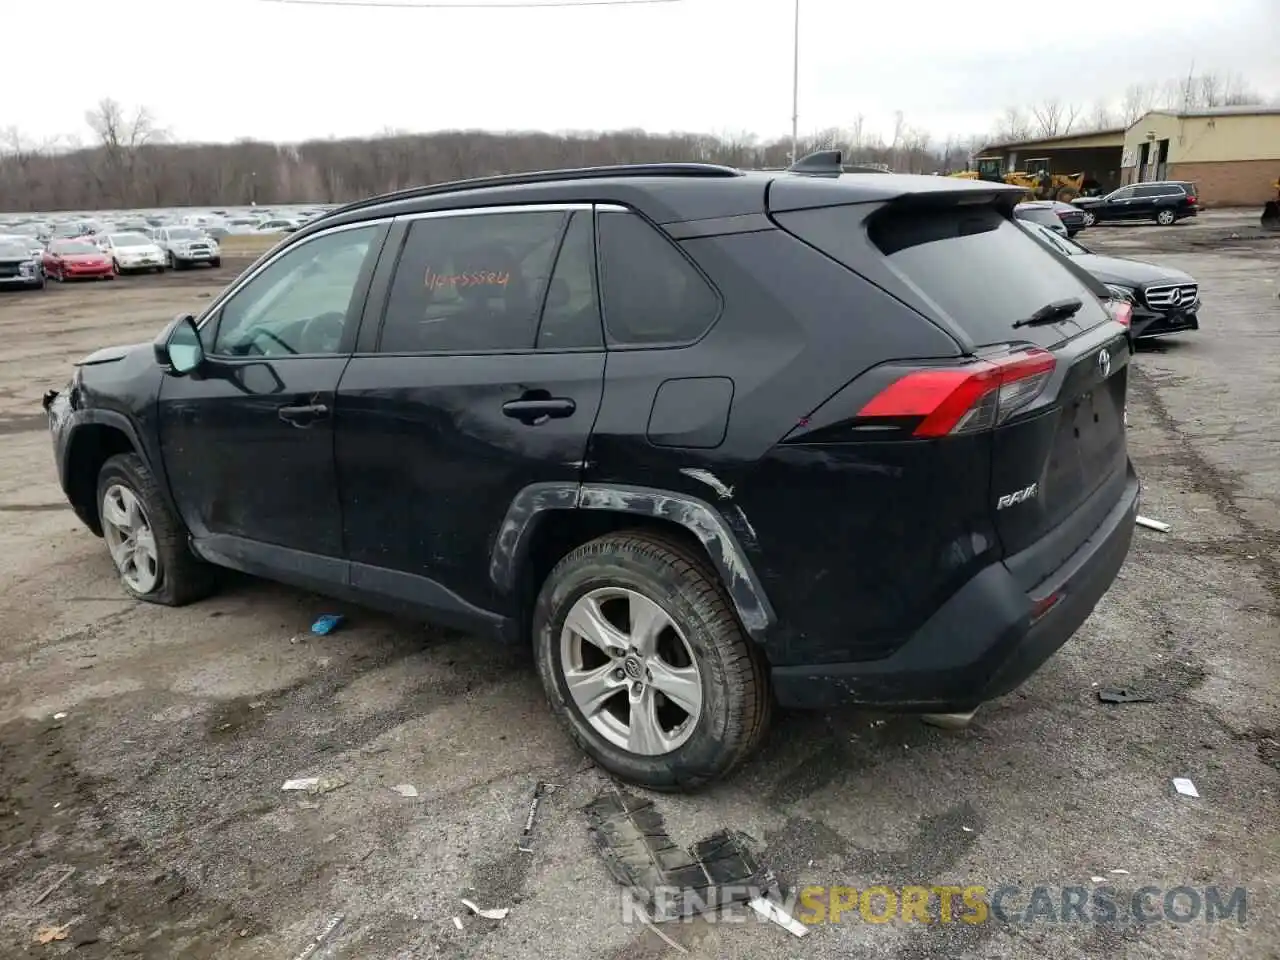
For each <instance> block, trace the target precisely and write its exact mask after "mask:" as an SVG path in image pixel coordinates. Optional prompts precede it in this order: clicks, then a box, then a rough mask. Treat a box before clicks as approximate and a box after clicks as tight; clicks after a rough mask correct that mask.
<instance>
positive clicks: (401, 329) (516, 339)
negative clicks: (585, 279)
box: [378, 210, 566, 353]
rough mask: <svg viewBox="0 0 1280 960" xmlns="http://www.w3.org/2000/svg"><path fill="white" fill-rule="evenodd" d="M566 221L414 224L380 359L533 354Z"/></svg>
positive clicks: (558, 216)
mask: <svg viewBox="0 0 1280 960" xmlns="http://www.w3.org/2000/svg"><path fill="white" fill-rule="evenodd" d="M565 217H566V214H565V213H564V212H562V211H552V210H528V211H521V212H518V213H483V214H471V215H457V216H446V217H429V218H426V219H422V220H415V221H413V222H412V223H411V224H410V226H409V235H408V236H407V237H406V238H405V242H404V249H403V251H402V253H401V254H400V261H399V263H398V264H397V265H396V273H395V277H394V279H393V280H392V282H391V292H390V295H389V296H388V298H387V310H386V316H385V319H384V320H383V325H382V336H381V341H380V343H379V346H378V350H379V352H380V353H485V352H490V351H503V350H530V349H532V348H533V345H534V340H535V338H536V337H537V331H538V315H539V312H540V310H541V307H542V299H543V295H544V293H545V292H546V288H547V280H548V277H549V275H550V273H551V266H552V262H553V261H554V260H555V256H556V250H557V249H558V247H559V245H560V234H561V232H562V230H563V228H564V224H565Z"/></svg>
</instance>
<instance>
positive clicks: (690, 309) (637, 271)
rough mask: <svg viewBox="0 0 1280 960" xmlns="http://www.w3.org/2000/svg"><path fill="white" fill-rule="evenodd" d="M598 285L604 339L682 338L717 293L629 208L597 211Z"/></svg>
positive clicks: (697, 326)
mask: <svg viewBox="0 0 1280 960" xmlns="http://www.w3.org/2000/svg"><path fill="white" fill-rule="evenodd" d="M597 229H598V230H599V241H600V286H601V291H602V294H603V297H602V299H603V301H604V323H605V330H606V332H607V334H608V338H609V343H610V345H614V346H645V345H655V344H673V343H687V342H689V341H691V340H696V339H697V338H698V337H700V336H702V334H704V333H705V332H706V331H707V329H708V328H709V327H710V326H711V324H712V323H713V322H714V321H715V319H716V316H717V315H718V314H719V312H720V298H719V296H718V295H717V294H716V292H715V290H713V289H712V288H711V286H710V285H709V284H708V283H707V281H706V280H704V279H703V277H702V275H701V274H700V273H699V272H698V271H697V270H696V269H695V268H694V266H693V264H692V263H690V262H689V260H688V258H687V257H685V255H684V254H683V253H681V252H680V250H679V249H677V248H676V246H675V244H674V243H672V242H671V241H670V240H668V239H667V238H666V237H665V236H663V235H662V234H661V233H659V232H658V231H657V230H656V229H655V228H654V227H652V226H650V225H649V224H648V223H647V222H646V221H645V220H644V219H643V218H641V217H639V216H637V215H636V214H634V213H624V212H618V211H601V212H600V214H599V215H598V217H597Z"/></svg>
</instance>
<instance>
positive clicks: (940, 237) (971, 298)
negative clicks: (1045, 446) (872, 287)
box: [832, 207, 1107, 345]
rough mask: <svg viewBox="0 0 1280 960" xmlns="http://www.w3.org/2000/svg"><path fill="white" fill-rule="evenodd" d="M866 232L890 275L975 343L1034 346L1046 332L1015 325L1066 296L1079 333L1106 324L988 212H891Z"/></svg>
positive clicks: (1049, 257) (1052, 261)
mask: <svg viewBox="0 0 1280 960" xmlns="http://www.w3.org/2000/svg"><path fill="white" fill-rule="evenodd" d="M832 215H833V216H838V215H839V214H838V213H837V212H836V211H834V210H833V211H832ZM868 233H869V236H870V239H871V242H872V243H874V244H875V245H876V247H877V248H879V250H880V251H881V252H882V253H883V254H884V255H885V257H886V258H887V260H888V262H889V266H890V268H891V269H892V270H893V271H894V272H895V273H897V274H898V276H900V277H901V278H902V279H904V280H905V281H906V282H907V283H908V284H909V285H910V286H912V287H914V288H915V290H916V292H917V293H918V294H919V295H920V296H922V297H923V298H924V299H925V300H926V301H927V302H929V303H930V304H932V305H933V306H934V307H935V308H936V309H938V310H939V311H941V312H942V313H944V314H946V315H947V316H949V317H951V319H952V320H954V321H955V322H956V323H957V324H958V325H959V326H960V327H961V328H962V329H963V330H964V331H965V332H966V333H967V334H968V335H969V336H970V337H971V338H972V339H973V342H974V343H975V344H979V345H981V344H991V343H1005V342H1008V341H1011V340H1024V339H1032V340H1034V339H1037V337H1038V332H1040V331H1043V332H1044V333H1048V332H1049V331H1051V330H1052V327H1023V328H1021V329H1017V330H1015V329H1014V328H1013V324H1014V322H1015V321H1017V320H1022V319H1025V318H1026V317H1029V316H1031V315H1032V314H1033V313H1035V312H1036V311H1037V310H1039V309H1040V308H1041V307H1043V306H1045V305H1046V304H1049V303H1053V302H1054V301H1056V300H1065V299H1068V298H1071V297H1078V298H1079V299H1080V300H1082V301H1083V306H1082V307H1081V308H1080V310H1079V312H1077V313H1076V315H1075V317H1074V318H1073V319H1074V321H1075V322H1076V323H1078V324H1080V325H1081V326H1082V327H1085V328H1089V327H1093V326H1096V325H1097V324H1099V323H1102V322H1104V321H1105V320H1106V319H1107V315H1106V312H1105V311H1104V310H1103V309H1102V306H1101V305H1100V304H1099V303H1098V301H1097V298H1096V297H1094V296H1093V295H1092V294H1091V293H1090V290H1089V288H1087V287H1086V286H1085V285H1084V284H1083V283H1082V282H1081V281H1080V280H1079V279H1077V277H1076V276H1075V274H1073V273H1072V272H1071V271H1070V270H1069V269H1068V268H1067V267H1065V266H1064V265H1063V264H1062V263H1061V262H1060V261H1059V260H1058V259H1057V258H1056V257H1054V256H1053V254H1051V253H1049V251H1047V250H1045V249H1044V248H1043V247H1042V246H1041V245H1040V244H1038V243H1037V242H1036V241H1035V240H1033V239H1031V237H1029V236H1027V235H1026V233H1025V232H1024V231H1023V230H1022V229H1021V228H1020V227H1018V226H1017V225H1016V224H1014V223H1012V222H1011V221H1009V220H1007V219H1006V218H1005V217H1004V216H1003V215H1002V214H1001V213H1000V211H999V210H996V209H994V208H991V207H947V208H942V209H937V208H934V209H928V210H914V211H894V210H892V209H889V210H885V211H883V212H881V213H880V214H879V215H877V216H875V217H873V218H872V219H871V221H870V223H869V225H868ZM1055 339H1056V338H1055Z"/></svg>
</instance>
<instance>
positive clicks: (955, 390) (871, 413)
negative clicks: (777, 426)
mask: <svg viewBox="0 0 1280 960" xmlns="http://www.w3.org/2000/svg"><path fill="white" fill-rule="evenodd" d="M1056 366H1057V361H1056V360H1055V359H1054V357H1053V354H1051V353H1049V351H1047V350H1042V349H1040V348H1039V347H1031V348H1028V349H1026V350H1022V351H1019V352H1018V353H1014V354H1010V355H1009V356H1006V357H999V358H996V359H988V360H977V361H974V362H973V363H967V364H965V365H964V366H961V367H946V368H936V369H932V370H917V371H915V372H913V373H909V374H907V375H906V376H905V377H902V378H901V379H899V380H896V381H894V382H893V383H891V384H890V385H889V386H888V387H886V388H885V389H884V390H882V391H880V393H878V394H876V396H874V397H872V398H871V401H870V402H869V403H868V404H867V405H866V406H864V407H863V408H862V409H861V410H860V411H859V412H858V419H860V420H862V419H892V420H896V421H898V422H901V421H902V420H903V419H907V418H911V419H914V418H919V421H920V422H919V423H917V424H916V425H915V428H914V429H913V430H912V431H911V435H912V436H915V437H945V436H949V435H954V434H962V433H976V432H978V431H980V430H989V429H991V428H992V427H994V426H996V425H997V424H1000V423H1003V422H1004V421H1005V420H1007V419H1008V418H1009V417H1010V416H1012V415H1013V414H1014V413H1016V412H1017V411H1018V410H1020V409H1022V408H1023V407H1025V406H1026V405H1027V404H1029V403H1030V402H1031V401H1032V400H1034V399H1035V398H1036V397H1038V396H1039V395H1040V391H1041V390H1043V389H1044V385H1045V384H1046V383H1047V382H1048V381H1049V378H1050V377H1051V376H1052V375H1053V371H1054V368H1055V367H1056Z"/></svg>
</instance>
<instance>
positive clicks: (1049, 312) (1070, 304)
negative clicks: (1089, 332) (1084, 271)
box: [1013, 297, 1084, 330]
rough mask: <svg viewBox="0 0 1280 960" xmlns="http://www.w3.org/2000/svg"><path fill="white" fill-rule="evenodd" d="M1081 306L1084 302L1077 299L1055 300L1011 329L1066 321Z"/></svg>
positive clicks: (1019, 321)
mask: <svg viewBox="0 0 1280 960" xmlns="http://www.w3.org/2000/svg"><path fill="white" fill-rule="evenodd" d="M1083 306H1084V301H1083V300H1081V299H1080V298H1079V297H1068V298H1067V299H1066V300H1055V301H1053V303H1046V304H1045V305H1044V306H1043V307H1041V308H1040V309H1039V310H1037V311H1036V312H1035V313H1033V314H1032V315H1031V316H1029V317H1027V318H1026V319H1025V320H1018V321H1017V322H1015V323H1014V325H1013V329H1015V330H1017V329H1018V328H1019V327H1034V326H1036V325H1038V324H1041V323H1056V322H1057V321H1059V320H1067V319H1069V318H1070V317H1074V316H1075V315H1076V314H1077V313H1078V312H1079V310H1080V308H1081V307H1083Z"/></svg>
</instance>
